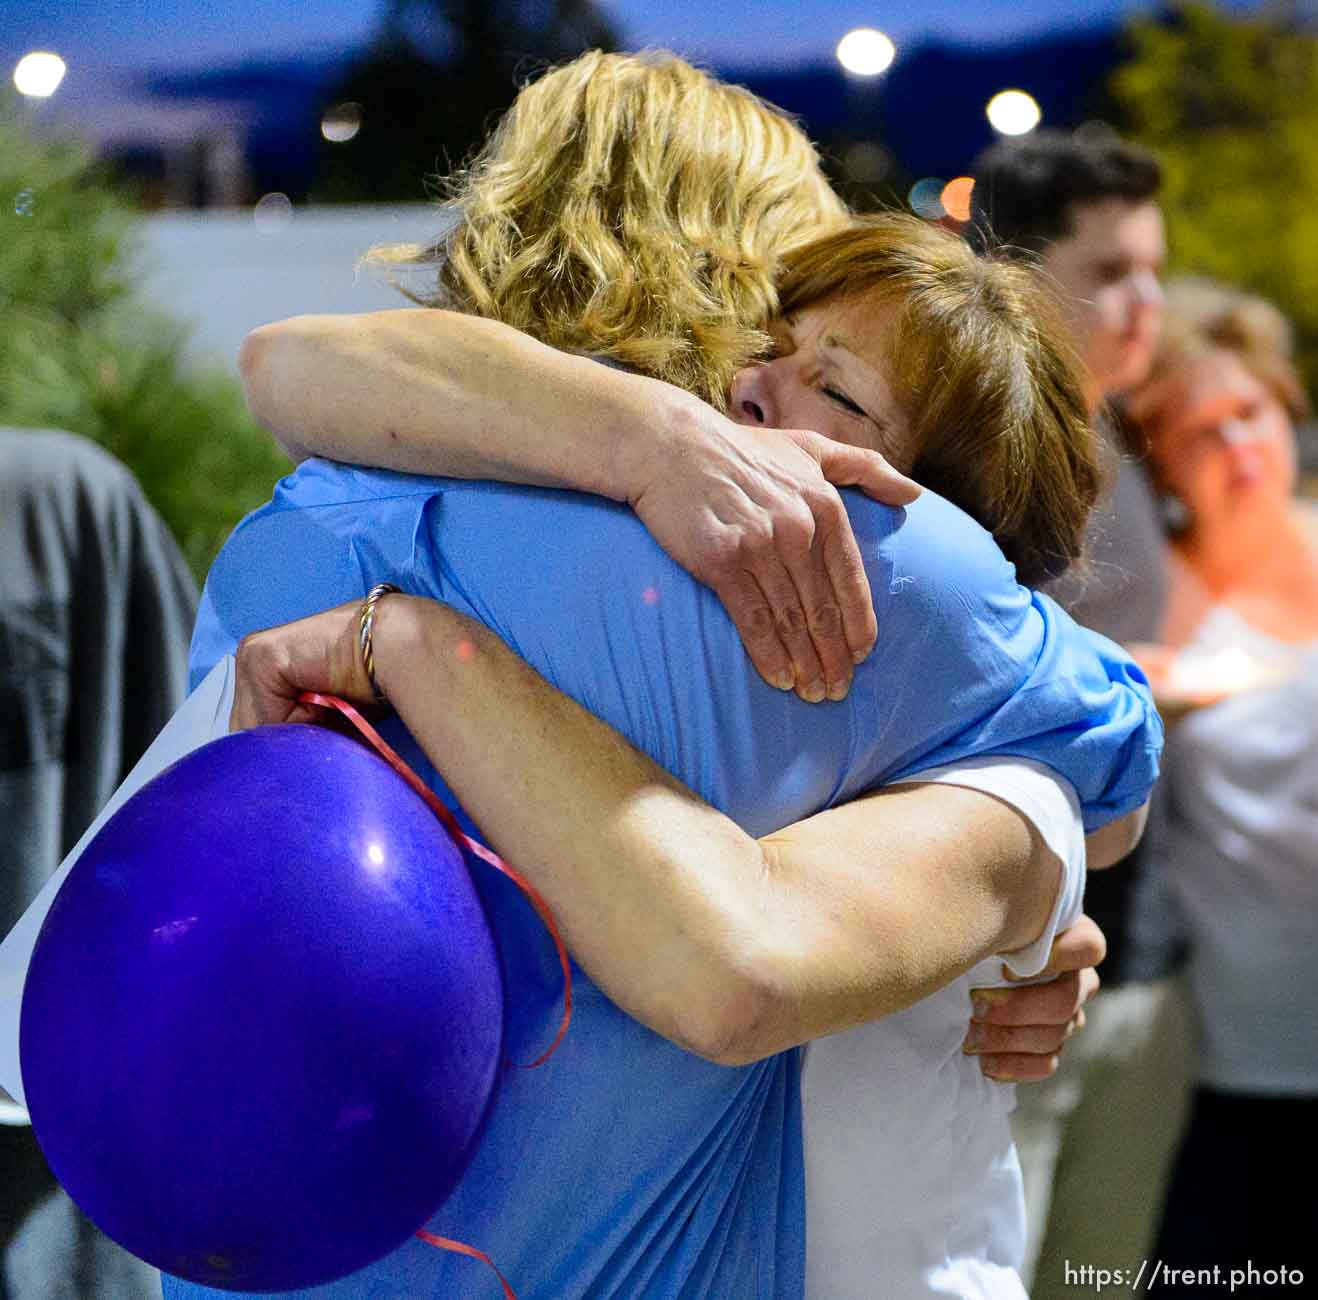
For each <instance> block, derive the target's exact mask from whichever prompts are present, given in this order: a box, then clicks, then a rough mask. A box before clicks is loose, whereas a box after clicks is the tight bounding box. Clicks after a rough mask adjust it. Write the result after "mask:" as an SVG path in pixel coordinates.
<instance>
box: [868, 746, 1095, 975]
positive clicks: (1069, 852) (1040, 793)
mask: <svg viewBox="0 0 1318 1300" xmlns="http://www.w3.org/2000/svg"><path fill="white" fill-rule="evenodd" d="M917 781H923V782H934V783H936V784H941V785H960V786H965V787H967V788H968V789H971V790H982V791H983V792H984V793H985V794H991V795H993V796H995V797H996V798H998V799H1001V800H1002V802H1003V803H1006V804H1010V805H1011V806H1012V807H1013V808H1015V809H1016V810H1017V811H1018V812H1019V813H1021V814H1022V815H1023V816H1025V817H1027V818H1028V819H1029V820H1030V822H1031V823H1032V824H1033V825H1034V828H1035V829H1036V830H1037V831H1038V832H1039V835H1040V837H1041V838H1042V839H1043V842H1044V844H1045V845H1046V846H1047V847H1048V849H1049V851H1050V852H1051V853H1052V854H1053V856H1054V857H1055V858H1056V859H1057V861H1058V862H1060V863H1061V866H1062V875H1061V884H1060V886H1059V888H1058V890H1057V897H1056V899H1054V901H1053V908H1052V913H1051V914H1050V915H1049V917H1048V924H1047V925H1045V926H1044V928H1043V933H1042V934H1040V935H1039V937H1038V938H1037V939H1035V941H1034V942H1033V943H1031V944H1029V945H1028V946H1027V947H1024V948H1018V949H1017V950H1016V951H1015V952H1012V953H1006V954H1004V955H1003V956H1002V958H1001V961H999V960H998V959H996V958H995V959H994V961H993V966H994V968H998V967H1000V965H1001V964H1002V963H1005V964H1006V965H1007V967H1008V969H1009V970H1010V971H1011V973H1012V974H1013V975H1015V976H1016V977H1018V978H1029V977H1031V976H1034V975H1037V974H1038V973H1039V972H1040V971H1041V970H1043V968H1044V967H1045V966H1046V965H1047V964H1048V955H1049V953H1050V951H1051V950H1052V946H1053V940H1054V939H1055V938H1056V937H1057V936H1058V934H1060V933H1061V932H1062V931H1063V930H1065V929H1066V928H1067V926H1069V925H1073V924H1074V923H1075V922H1076V921H1077V920H1078V919H1079V917H1080V914H1081V912H1082V911H1083V909H1084V893H1085V831H1084V825H1083V823H1082V822H1081V820H1080V801H1079V799H1078V798H1077V797H1076V792H1075V788H1074V787H1073V786H1072V785H1071V783H1070V782H1069V781H1067V780H1066V779H1065V778H1064V777H1061V776H1058V774H1057V773H1056V772H1054V771H1053V770H1052V769H1051V768H1049V767H1045V766H1044V765H1043V764H1042V763H1036V762H1034V761H1032V760H1031V759H1028V758H970V759H966V760H965V761H963V762H960V763H952V764H949V765H948V766H946V767H932V768H930V769H929V770H928V771H926V772H919V773H917V774H916V775H915V776H912V777H908V778H906V780H905V781H904V782H893V784H894V785H901V784H908V783H912V782H917ZM990 982H991V983H995V984H1001V983H1003V982H1004V981H1003V980H1002V979H1001V978H1000V977H999V978H996V979H991V980H989V979H987V978H985V979H977V980H976V983H977V984H982V983H990Z"/></svg>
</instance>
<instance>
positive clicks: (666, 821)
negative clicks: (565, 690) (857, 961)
mask: <svg viewBox="0 0 1318 1300" xmlns="http://www.w3.org/2000/svg"><path fill="white" fill-rule="evenodd" d="M374 641H375V657H376V666H377V677H378V680H379V682H380V685H381V688H382V689H383V691H384V692H385V694H386V695H387V696H388V698H389V700H390V702H391V703H392V704H393V706H394V707H395V709H396V710H397V711H398V713H399V715H400V717H401V718H402V719H403V721H404V722H405V723H406V724H407V726H408V728H409V730H410V731H411V732H412V734H413V736H414V737H415V738H416V740H417V741H418V743H419V744H420V745H421V747H422V748H423V749H424V750H425V751H426V752H427V753H428V754H429V755H431V757H432V759H433V760H435V761H436V762H437V765H438V766H440V767H441V770H442V772H443V775H444V779H445V781H446V782H447V783H448V784H449V786H450V787H451V788H452V789H453V791H454V793H455V794H456V795H457V796H458V798H459V799H460V800H461V801H462V805H463V807H464V808H465V809H466V811H467V812H468V813H469V814H470V815H471V817H472V818H473V820H475V821H476V823H477V824H478V825H480V826H481V827H482V829H483V831H484V832H485V834H486V835H487V837H488V838H489V840H490V842H491V844H492V845H493V846H494V847H495V848H496V849H497V850H498V851H499V852H500V853H501V854H503V855H504V856H505V857H506V858H507V859H508V860H509V861H510V862H511V863H512V864H513V865H514V866H516V867H518V869H519V870H522V871H524V872H525V873H526V874H527V876H528V877H529V878H530V879H531V880H532V882H533V883H534V884H535V886H536V888H537V889H539V890H540V892H541V893H542V894H543V895H544V896H545V898H546V900H547V901H548V903H549V905H550V907H551V908H552V909H553V911H554V913H555V916H556V918H557V920H558V923H559V925H560V927H561V929H562V932H563V936H564V939H565V941H566V942H567V945H568V947H569V948H570V949H571V951H572V953H573V955H574V956H575V957H576V959H577V960H578V961H579V962H580V963H581V965H582V967H583V968H584V969H585V970H586V971H587V972H588V973H589V974H590V975H591V976H592V978H594V979H595V980H596V982H597V983H599V984H600V986H601V987H602V988H603V989H604V990H605V991H606V992H607V993H608V994H609V996H610V997H612V998H613V999H614V1001H616V1002H617V1003H618V1004H619V1005H620V1006H622V1007H623V1008H624V1009H625V1010H627V1011H628V1012H630V1013H631V1014H632V1015H634V1016H635V1017H636V1018H637V1019H638V1020H640V1021H642V1022H643V1023H645V1024H647V1025H649V1026H650V1027H651V1028H653V1029H654V1030H656V1032H658V1033H660V1034H662V1035H664V1036H665V1037H667V1038H670V1039H672V1040H673V1041H675V1042H677V1043H679V1044H680V1045H682V1046H684V1047H687V1048H689V1049H690V1050H693V1051H697V1052H699V1053H700V1054H702V1055H706V1056H710V1057H714V1058H718V1057H719V1056H720V1055H721V1054H722V1052H721V1045H720V1037H721V1035H722V1034H723V1032H724V1029H723V1026H725V1025H726V1024H729V1023H733V1022H736V1021H739V1020H741V1019H743V1018H746V1017H751V1018H753V1017H754V1016H755V1015H756V1014H757V1012H756V1006H755V1002H756V997H755V991H756V990H757V989H758V987H759V976H758V974H757V972H759V971H761V970H762V969H763V968H764V965H765V964H766V963H765V960H764V958H763V956H762V949H763V946H764V944H765V941H766V935H765V932H764V923H765V922H766V921H768V922H772V920H773V908H772V907H771V906H770V905H769V891H768V889H767V884H768V881H767V879H766V871H765V859H764V856H763V854H762V853H761V850H760V848H759V845H758V844H757V843H756V842H755V840H754V839H752V838H751V837H750V836H748V835H746V834H744V833H743V832H742V831H741V830H740V829H739V828H738V827H737V826H736V825H735V824H734V823H732V822H731V821H730V820H729V819H727V818H725V817H723V816H722V815H721V814H720V813H718V812H716V811H715V810H713V809H712V808H710V807H709V806H708V805H707V804H705V803H704V802H703V801H701V800H700V799H699V798H697V797H696V796H695V795H694V794H693V793H692V792H691V791H689V790H688V789H686V787H684V786H682V785H681V784H680V783H679V782H677V781H675V780H674V779H673V778H672V777H670V776H669V775H668V774H667V773H665V772H664V771H663V770H662V769H661V768H659V767H658V766H656V765H655V764H654V763H653V762H651V761H650V760H649V759H648V758H647V757H646V756H644V755H643V754H641V753H639V752H638V751H637V750H635V749H633V748H632V747H631V746H630V745H629V744H628V743H627V742H626V741H625V740H624V739H623V738H622V737H621V736H619V735H618V734H617V733H616V732H615V731H613V730H612V728H610V727H607V726H606V725H604V724H603V723H601V722H600V721H598V720H597V719H596V718H594V717H592V716H591V715H590V714H589V713H587V712H586V711H585V710H584V709H582V708H580V707H579V706H578V705H577V704H576V703H575V702H574V701H572V700H571V699H569V698H568V697H567V696H565V695H562V694H561V693H559V692H558V691H556V690H554V689H553V688H551V687H550V686H549V685H548V684H547V683H546V682H545V681H544V680H543V679H542V678H541V677H539V676H538V675H537V674H536V673H535V672H534V671H533V670H532V669H531V668H529V667H528V666H527V665H526V664H525V663H524V662H523V661H522V660H521V659H520V658H519V657H518V656H516V655H515V654H513V652H512V651H510V650H508V648H507V647H506V646H504V645H503V643H502V642H501V641H500V640H499V639H498V638H497V637H495V636H494V635H493V634H492V633H489V632H488V631H486V630H485V629H483V628H480V627H478V626H476V625H474V624H472V623H471V622H470V621H469V620H464V619H461V618H459V617H458V616H456V615H455V614H453V612H452V611H451V610H448V609H447V608H446V607H444V606H442V605H438V604H435V603H434V602H430V601H425V600H412V599H402V598H397V597H390V598H389V599H387V600H385V601H383V602H381V605H380V609H379V617H378V620H377V623H376V627H375V634H374ZM495 737H497V743H494V740H493V738H495ZM514 756H515V757H514Z"/></svg>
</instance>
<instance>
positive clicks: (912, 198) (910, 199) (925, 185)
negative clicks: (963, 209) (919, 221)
mask: <svg viewBox="0 0 1318 1300" xmlns="http://www.w3.org/2000/svg"><path fill="white" fill-rule="evenodd" d="M942 193H943V182H942V181H941V180H940V179H939V178H938V177H937V176H926V177H925V178H924V180H922V181H916V182H915V184H914V185H912V186H911V192H910V193H909V194H908V195H907V196H906V202H907V203H909V204H910V205H911V211H912V212H914V213H915V215H916V216H917V217H923V218H924V219H925V220H926V221H939V220H941V219H942V218H943V217H945V216H947V209H946V208H944V207H943V200H942V197H941V195H942Z"/></svg>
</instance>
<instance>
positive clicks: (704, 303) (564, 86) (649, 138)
mask: <svg viewBox="0 0 1318 1300" xmlns="http://www.w3.org/2000/svg"><path fill="white" fill-rule="evenodd" d="M445 192H446V199H445V207H446V209H448V210H449V211H450V212H452V213H453V214H454V215H455V216H456V217H457V220H456V222H455V223H454V224H453V225H452V227H451V229H450V230H449V231H448V232H447V233H445V234H444V235H443V236H441V237H440V239H439V240H437V241H436V242H435V243H434V244H432V245H430V246H403V247H393V248H381V249H376V250H373V252H372V253H371V254H370V255H368V256H369V257H370V259H371V260H373V261H377V262H378V261H387V262H391V263H393V264H395V265H397V266H401V267H405V268H409V269H415V268H418V267H420V268H426V269H429V268H433V270H434V273H435V277H436V280H435V284H434V287H433V289H427V290H423V291H421V292H414V291H409V290H408V289H407V288H405V287H404V289H403V291H404V292H405V293H407V294H408V296H409V297H411V298H412V299H413V300H414V301H416V302H419V303H421V304H423V305H425V306H430V307H447V308H451V309H453V310H456V311H462V312H467V313H471V314H475V315H479V316H485V317H489V318H492V319H494V320H499V321H502V322H503V323H504V324H507V325H512V326H514V327H515V328H517V329H520V330H522V331H524V332H525V333H527V334H531V335H533V336H534V337H535V338H538V339H540V340H541V341H542V342H544V343H548V344H550V345H551V346H553V347H557V348H561V349H564V350H567V351H573V352H585V353H590V354H591V355H594V356H603V357H609V358H612V359H614V360H616V361H618V362H620V363H622V364H623V365H626V366H629V367H631V368H633V369H635V370H639V371H641V372H643V373H645V374H648V375H653V376H655V377H656V378H659V379H664V380H667V381H669V382H670V383H674V384H677V385H678V386H680V387H682V388H685V389H687V390H688V391H690V392H693V393H696V394H697V395H699V396H700V397H703V398H704V399H705V400H706V401H708V402H710V403H712V404H713V405H715V406H717V407H719V408H720V409H722V408H723V407H724V406H725V404H726V399H727V393H728V390H729V388H730V387H731V384H732V377H733V375H734V374H735V373H736V371H737V370H738V369H739V368H740V367H742V366H744V365H745V364H746V363H747V362H748V361H751V360H752V359H754V358H756V357H758V356H760V355H762V354H763V353H764V352H765V350H766V348H767V346H768V339H767V336H766V335H765V333H764V327H765V325H766V324H767V322H768V321H769V320H770V318H771V317H772V316H773V315H774V314H775V313H776V310H777V303H778V299H777V292H776V289H775V282H776V280H777V276H778V271H779V264H780V258H781V256H782V254H783V253H784V252H786V251H787V250H788V249H789V248H791V247H792V246H794V245H797V244H800V243H802V242H804V241H805V240H808V239H809V238H811V237H812V236H815V235H818V234H821V233H823V232H825V231H828V230H830V229H835V228H837V227H839V226H841V225H842V224H844V223H845V222H846V220H847V213H846V209H845V208H844V207H843V205H842V203H841V201H840V200H839V199H838V198H837V196H836V195H835V194H834V193H833V191H832V190H831V189H830V188H829V186H828V182H827V181H826V180H825V179H824V177H823V174H822V172H821V171H820V169H819V158H818V155H817V154H816V152H815V148H814V146H813V145H812V144H811V143H810V141H809V139H807V137H806V136H805V134H804V133H803V132H802V131H801V129H800V128H799V127H798V126H797V125H796V124H795V123H794V122H793V121H791V119H790V118H788V117H786V116H785V115H784V114H782V113H780V112H778V111H777V110H776V109H774V108H772V107H770V106H769V105H768V104H766V103H765V102H764V101H763V100H761V99H759V98H757V97H756V96H755V95H753V94H751V92H750V91H748V90H744V89H742V88H741V87H738V86H729V85H724V84H723V83H721V82H718V81H716V80H714V78H712V77H710V76H708V75H706V74H705V73H703V72H701V71H699V70H698V69H696V68H693V67H692V66H691V65H690V64H689V63H685V62H684V61H683V60H681V59H679V58H676V57H675V56H673V55H670V54H664V53H651V54H641V55H629V54H602V53H600V52H599V51H592V52H591V53H588V54H584V55H582V56H581V57H580V58H578V59H575V60H573V62H571V63H569V64H566V65H564V66H563V67H560V68H557V69H555V70H553V71H551V72H549V73H547V74H546V75H545V76H543V77H541V78H540V79H539V80H538V81H535V82H532V83H531V84H530V85H527V86H526V87H524V88H523V90H522V91H521V93H520V94H519V95H518V97H517V99H516V101H515V102H514V104H513V106H512V107H511V108H510V109H509V110H508V112H507V114H506V115H505V116H504V118H503V120H502V121H501V122H500V124H499V126H498V128H497V129H496V130H495V132H494V134H493V136H492V137H491V138H490V140H489V141H488V142H487V143H486V144H485V146H484V148H483V149H482V150H481V152H480V153H479V155H478V156H477V157H476V159H475V161H474V162H473V163H472V164H471V166H470V167H468V168H466V169H465V170H463V171H461V172H459V173H457V174H456V175H454V176H453V177H450V178H449V180H448V181H447V182H446V185H445Z"/></svg>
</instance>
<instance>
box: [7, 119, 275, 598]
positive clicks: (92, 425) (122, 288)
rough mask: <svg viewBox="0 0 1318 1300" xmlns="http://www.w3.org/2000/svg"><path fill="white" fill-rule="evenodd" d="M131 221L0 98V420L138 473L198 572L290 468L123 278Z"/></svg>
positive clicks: (235, 396) (72, 154)
mask: <svg viewBox="0 0 1318 1300" xmlns="http://www.w3.org/2000/svg"><path fill="white" fill-rule="evenodd" d="M134 235H135V218H134V216H133V214H132V212H131V210H130V209H129V207H128V205H127V204H126V202H125V201H124V199H123V198H122V197H121V196H120V195H119V194H118V193H117V192H116V191H115V190H114V189H113V188H112V187H111V186H110V185H109V184H107V182H106V181H105V179H104V177H103V176H101V175H100V174H98V172H97V171H96V169H95V168H94V167H93V166H92V164H91V163H90V160H89V159H88V157H87V155H86V154H85V152H84V151H83V150H82V148H81V147H80V146H78V145H75V144H73V143H70V142H67V141H62V140H52V139H50V138H48V137H46V136H44V135H38V134H36V133H35V132H33V131H31V130H29V129H27V128H26V127H25V126H24V124H23V122H22V113H21V112H20V111H19V109H18V107H17V106H16V105H14V104H13V103H8V102H5V103H0V423H2V424H7V425H17V426H26V427H32V428H38V427H44V428H60V429H67V430H70V431H71V432H73V433H81V434H84V435H86V436H87V437H89V438H92V439H94V440H95V441H96V442H98V443H100V444H101V445H102V446H104V447H105V448H107V449H108V450H109V451H111V452H112V453H113V454H114V455H116V456H118V457H119V459H120V460H122V461H124V462H125V463H126V464H127V465H128V466H129V468H131V469H132V470H133V472H134V473H135V474H136V475H137V477H138V479H139V480H140V481H141V483H142V486H143V488H144V489H145V491H146V494H147V496H148V497H149V498H150V500H151V501H152V502H153V504H154V505H155V506H156V508H157V509H158V510H159V511H160V512H161V514H162V515H163V516H164V518H165V520H166V522H167V523H168V524H169V525H170V527H171V528H172V529H173V531H174V534H175V536H176V537H177V538H178V539H179V543H180V545H181V546H182V547H183V550H184V553H185V554H186V555H187V557H188V560H189V561H190V563H191V564H192V565H193V567H194V569H195V570H196V571H197V572H198V573H199V574H200V573H203V572H204V571H205V569H206V567H207V566H208V565H209V563H210V561H211V559H212V557H213V556H214V554H215V551H216V550H217V549H218V548H219V545H220V543H221V542H222V541H223V540H224V538H225V537H226V536H227V534H228V532H229V531H230V529H232V527H233V525H234V524H235V523H236V522H237V520H238V519H239V518H241V517H242V515H243V514H245V513H246V512H247V511H248V510H250V509H252V508H253V507H255V506H256V505H259V504H260V502H261V501H263V500H264V499H265V498H266V497H268V496H269V494H270V490H271V488H272V486H273V484H274V482H275V480H276V478H277V477H278V476H279V475H280V474H281V473H283V472H285V471H286V470H287V467H288V463H287V461H285V460H284V458H283V457H282V456H281V455H280V454H279V452H278V450H277V449H276V448H275V447H274V445H273V444H272V442H271V441H270V438H269V437H268V435H266V434H264V433H262V432H261V431H260V430H259V429H257V428H256V427H255V425H254V424H253V423H252V422H251V420H250V418H249V417H248V416H247V413H246V408H245V406H244V403H243V399H242V393H241V390H240V389H239V388H238V386H237V384H236V383H235V382H234V381H233V380H232V379H230V378H229V377H228V376H227V375H225V374H224V373H222V372H219V371H196V370H192V369H189V368H188V367H186V366H185V364H184V362H183V347H184V343H185V342H186V331H185V330H184V329H182V328H181V327H180V326H179V325H177V324H176V323H175V322H173V321H171V320H170V319H169V318H168V317H167V316H165V315H164V314H163V313H161V312H160V311H158V310H157V309H156V308H154V307H152V306H150V305H149V304H147V303H145V302H144V301H143V300H142V298H141V297H140V296H139V295H138V294H137V292H136V290H135V286H134V283H133V267H134V264H135V263H134V257H135V256H136V255H137V246H136V241H135V238H134Z"/></svg>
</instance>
